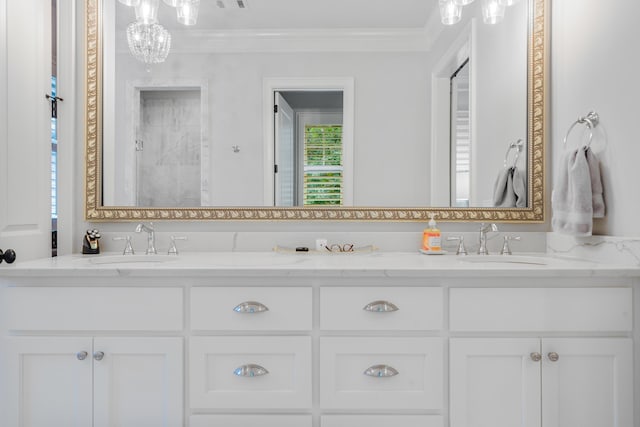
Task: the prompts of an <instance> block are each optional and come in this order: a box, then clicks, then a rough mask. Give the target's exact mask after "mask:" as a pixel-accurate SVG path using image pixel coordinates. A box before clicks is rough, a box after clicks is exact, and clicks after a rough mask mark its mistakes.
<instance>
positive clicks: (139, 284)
mask: <svg viewBox="0 0 640 427" xmlns="http://www.w3.org/2000/svg"><path fill="white" fill-rule="evenodd" d="M406 256H408V257H410V255H406ZM415 256H416V257H417V258H416V259H414V260H409V261H410V262H409V263H408V264H409V267H405V268H400V267H397V268H396V269H394V268H393V264H392V265H391V267H389V266H388V265H387V264H385V257H384V256H376V257H353V258H345V257H341V256H340V257H339V256H336V257H333V256H326V257H322V258H318V259H317V260H316V261H314V259H315V258H313V259H309V260H308V264H309V265H310V267H309V268H306V267H305V268H302V265H303V264H300V265H298V264H296V266H295V268H294V267H282V266H279V267H273V269H270V268H266V267H265V268H262V267H261V268H260V269H255V268H243V267H238V268H233V269H229V268H224V269H220V268H216V267H206V266H201V267H199V268H194V264H193V263H186V264H185V265H183V266H181V261H180V260H179V259H176V261H172V262H171V263H169V262H167V263H165V264H161V265H160V266H155V265H154V266H146V265H138V266H132V267H130V268H126V267H122V266H118V267H117V268H116V267H113V266H112V267H109V266H101V265H93V264H91V265H90V266H89V267H87V268H84V269H83V268H75V267H74V265H76V264H73V262H77V259H73V258H72V259H71V260H69V261H68V262H69V264H65V262H67V261H65V258H64V257H61V259H58V260H56V261H55V263H54V262H50V263H51V264H53V265H51V264H48V265H49V266H48V267H44V268H42V269H40V270H39V269H34V270H33V271H31V270H29V268H27V267H25V270H24V271H22V270H20V269H16V271H17V273H14V274H13V275H12V276H10V277H5V276H3V271H7V272H8V271H10V270H0V335H1V339H0V426H2V427H41V426H46V427H51V426H53V427H134V426H135V427H390V426H402V427H485V426H490V427H634V426H635V425H637V424H638V422H637V419H638V418H637V414H635V415H634V402H635V406H636V407H638V405H639V404H640V399H638V398H635V397H634V392H635V391H637V390H634V379H636V382H637V379H638V378H640V375H638V374H637V373H635V372H634V363H635V366H638V363H639V362H638V361H639V360H640V357H639V356H638V354H636V355H635V356H634V351H633V349H634V346H635V348H636V349H637V348H638V345H639V343H640V334H639V332H638V328H637V327H636V326H635V325H638V324H639V323H638V322H639V321H638V320H637V317H638V316H637V313H634V308H635V307H637V304H640V296H638V295H637V294H636V293H637V290H638V288H639V287H640V268H639V269H637V270H627V271H621V272H618V273H617V270H613V269H611V270H607V271H601V270H599V269H598V267H594V269H593V270H587V271H586V272H585V271H584V270H583V269H582V267H581V266H577V267H574V269H569V268H568V269H567V271H564V270H558V271H554V270H548V268H551V267H548V266H539V265H535V266H533V267H531V266H526V265H525V266H524V267H520V266H515V267H514V266H511V265H510V266H508V267H504V268H503V267H500V266H498V267H495V268H494V267H489V266H484V265H482V266H478V267H476V266H475V264H472V263H464V264H463V263H460V262H458V261H457V258H455V257H453V256H451V257H450V258H447V257H446V256H445V257H438V258H431V257H422V256H419V255H415ZM391 258H392V259H396V258H397V257H395V256H394V257H391ZM333 260H335V261H333ZM345 260H348V263H349V265H351V264H350V263H356V264H355V267H354V268H353V269H351V270H349V269H347V268H346V267H345V262H346V261H345ZM81 261H85V260H84V259H82V260H81ZM314 262H315V263H316V264H313V263H314ZM333 262H335V263H336V264H335V265H334V264H332V263H333ZM389 262H390V263H392V261H389ZM438 262H442V263H443V266H444V267H446V266H451V267H452V268H451V269H448V268H444V267H442V268H438V269H436V270H434V271H432V270H430V268H436V267H437V265H439V264H436V263H438ZM358 263H362V264H358ZM422 263H425V266H424V267H420V266H421V265H422ZM447 263H448V264H447ZM28 265H29V264H27V266H28ZM65 265H70V267H68V270H63V271H60V270H58V268H60V267H61V266H65ZM196 265H199V264H196ZM433 265H435V266H436V267H430V266H433ZM416 266H418V267H416ZM461 266H462V267H461ZM454 267H455V268H454ZM490 268H494V269H493V270H492V269H490ZM554 268H556V267H554ZM521 269H523V270H521ZM4 274H5V275H8V273H4ZM634 299H635V304H636V305H635V306H634ZM634 318H636V319H635V320H634ZM634 322H635V323H634ZM634 357H635V359H634ZM636 388H637V386H636ZM634 416H635V417H636V418H635V419H634Z"/></svg>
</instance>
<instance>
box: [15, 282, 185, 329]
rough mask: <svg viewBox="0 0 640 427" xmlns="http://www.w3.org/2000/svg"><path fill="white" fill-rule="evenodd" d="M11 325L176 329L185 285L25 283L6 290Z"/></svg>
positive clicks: (180, 314) (34, 327)
mask: <svg viewBox="0 0 640 427" xmlns="http://www.w3.org/2000/svg"><path fill="white" fill-rule="evenodd" d="M6 292H7V298H9V299H10V300H11V301H12V303H11V304H10V305H9V306H8V313H7V321H8V324H9V325H8V329H10V330H20V331H53V330H71V331H142V330H144V331H175V330H182V328H183V307H182V305H183V304H182V301H183V299H182V298H183V297H182V295H183V291H182V289H181V288H106V287H87V288H75V287H73V288H72V287H55V288H54V287H21V288H9V289H7V290H6Z"/></svg>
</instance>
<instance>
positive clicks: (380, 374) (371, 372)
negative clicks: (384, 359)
mask: <svg viewBox="0 0 640 427" xmlns="http://www.w3.org/2000/svg"><path fill="white" fill-rule="evenodd" d="M364 374H365V375H367V376H369V377H377V378H386V377H395V376H396V375H398V374H399V372H398V371H397V370H396V369H395V368H392V367H391V366H389V365H373V366H371V367H369V368H367V370H366V371H364Z"/></svg>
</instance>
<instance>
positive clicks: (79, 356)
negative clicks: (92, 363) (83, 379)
mask: <svg viewBox="0 0 640 427" xmlns="http://www.w3.org/2000/svg"><path fill="white" fill-rule="evenodd" d="M88 355H89V353H87V352H86V351H81V352H79V353H76V358H77V359H78V360H84V359H86V358H87V356H88Z"/></svg>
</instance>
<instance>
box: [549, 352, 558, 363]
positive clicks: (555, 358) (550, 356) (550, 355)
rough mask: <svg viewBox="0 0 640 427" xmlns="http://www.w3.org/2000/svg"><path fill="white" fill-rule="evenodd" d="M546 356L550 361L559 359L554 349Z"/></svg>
mask: <svg viewBox="0 0 640 427" xmlns="http://www.w3.org/2000/svg"><path fill="white" fill-rule="evenodd" d="M547 356H548V357H549V360H551V361H552V362H557V361H558V359H560V356H559V355H558V353H556V352H555V351H552V352H551V353H549V354H547Z"/></svg>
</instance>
